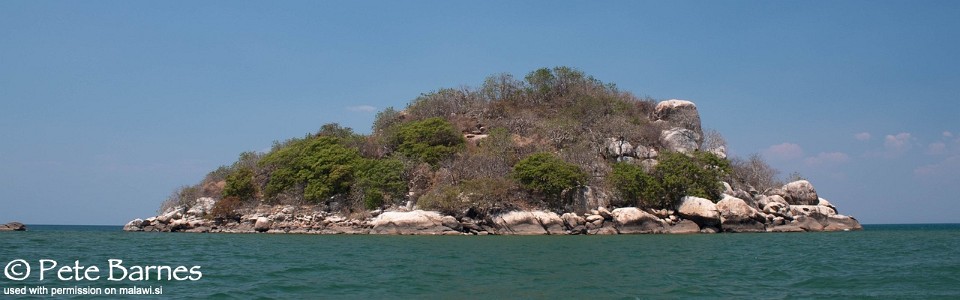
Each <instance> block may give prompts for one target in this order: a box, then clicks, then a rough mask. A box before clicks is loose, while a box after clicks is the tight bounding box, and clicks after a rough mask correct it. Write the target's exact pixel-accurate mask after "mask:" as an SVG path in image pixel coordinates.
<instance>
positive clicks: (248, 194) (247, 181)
mask: <svg viewBox="0 0 960 300" xmlns="http://www.w3.org/2000/svg"><path fill="white" fill-rule="evenodd" d="M226 181H227V185H226V186H224V187H223V198H228V197H237V198H239V199H240V200H241V201H250V200H253V199H254V198H255V197H256V195H257V187H256V186H255V185H254V184H253V170H251V169H250V168H247V167H241V168H239V169H237V170H236V171H233V172H232V173H230V175H227V179H226Z"/></svg>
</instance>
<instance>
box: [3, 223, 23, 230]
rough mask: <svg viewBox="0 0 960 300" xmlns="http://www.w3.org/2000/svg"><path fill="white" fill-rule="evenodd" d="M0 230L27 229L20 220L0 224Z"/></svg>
mask: <svg viewBox="0 0 960 300" xmlns="http://www.w3.org/2000/svg"><path fill="white" fill-rule="evenodd" d="M0 231H27V226H26V225H23V223H20V222H10V223H7V224H0Z"/></svg>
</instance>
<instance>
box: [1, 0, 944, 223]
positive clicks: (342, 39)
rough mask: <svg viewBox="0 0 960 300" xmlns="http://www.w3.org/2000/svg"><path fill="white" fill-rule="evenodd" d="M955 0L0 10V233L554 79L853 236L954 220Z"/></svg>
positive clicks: (144, 202) (151, 196) (97, 217)
mask: <svg viewBox="0 0 960 300" xmlns="http://www.w3.org/2000/svg"><path fill="white" fill-rule="evenodd" d="M958 16H960V2H958V1H692V2H685V1H656V2H646V1H473V2H467V1H377V2H367V1H340V2H334V1H304V2H297V1H283V2H275V1H238V2H234V1H229V2H228V1H153V2H147V1H55V2H51V1H0V222H8V221H21V222H24V223H27V224H112V225H120V224H124V223H126V221H128V220H130V219H133V218H135V217H148V216H151V215H154V214H155V213H156V209H157V207H158V206H159V204H160V202H161V201H163V199H165V198H166V197H167V196H168V195H169V194H170V193H171V192H172V191H173V190H174V189H175V188H177V187H178V186H181V185H188V184H193V183H196V182H198V181H199V180H200V179H201V178H203V176H204V175H205V174H206V173H207V172H208V171H210V170H213V169H215V168H216V167H217V166H219V165H222V164H229V163H232V162H233V161H234V160H235V159H236V158H237V155H238V154H239V153H240V152H242V151H250V150H257V151H263V150H266V149H268V148H269V147H270V145H271V144H272V142H273V141H274V140H284V139H287V138H290V137H299V136H302V135H303V134H305V133H308V132H314V131H316V130H317V129H318V128H319V127H320V126H321V125H322V124H324V123H328V122H339V123H341V124H342V125H345V126H349V127H353V128H355V129H356V130H357V131H359V132H364V133H367V132H369V130H370V129H369V128H370V124H371V122H372V120H373V117H374V115H375V113H376V111H377V110H379V109H382V108H385V107H389V106H394V107H403V106H405V104H406V103H407V102H408V101H410V100H412V99H414V98H415V97H416V96H418V95H419V94H420V93H425V92H430V91H433V90H436V89H438V88H443V87H459V86H478V85H480V84H481V83H482V82H483V79H484V78H485V77H487V76H489V75H493V74H497V73H503V72H506V73H511V74H514V75H516V76H518V77H522V76H523V75H525V74H526V73H527V72H529V71H532V70H534V69H536V68H540V67H553V66H560V65H565V66H570V67H575V68H578V69H580V70H582V71H584V72H586V73H587V74H590V75H593V76H594V77H596V78H598V79H600V80H602V81H604V82H612V83H616V84H617V85H618V86H619V87H620V88H621V89H623V90H627V91H631V92H633V93H635V94H637V95H639V96H650V97H653V98H655V99H671V98H677V99H688V100H691V101H694V102H696V103H697V105H698V107H699V109H700V113H701V115H702V119H703V124H704V127H705V128H712V129H716V130H718V131H720V132H721V133H722V134H723V135H724V136H725V137H726V139H727V141H728V144H729V148H730V151H731V152H732V154H734V155H740V156H744V155H748V154H750V153H762V154H763V155H764V156H765V157H766V158H767V159H768V160H769V161H770V162H771V164H773V165H774V166H775V167H777V168H779V169H780V170H781V171H782V173H784V174H788V173H790V172H792V171H798V172H800V173H801V174H803V175H804V176H805V177H807V178H809V179H810V180H811V182H813V184H814V185H815V186H816V188H817V190H818V192H819V193H820V195H821V196H822V197H824V198H827V199H829V200H831V202H833V203H834V204H835V205H837V206H838V207H839V208H840V212H841V213H843V214H849V215H853V216H855V217H857V218H858V219H860V221H861V222H863V223H867V224H875V223H929V222H952V223H958V222H960V196H958V195H960V120H958V117H960V17H958Z"/></svg>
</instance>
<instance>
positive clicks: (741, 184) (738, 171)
mask: <svg viewBox="0 0 960 300" xmlns="http://www.w3.org/2000/svg"><path fill="white" fill-rule="evenodd" d="M730 167H731V169H732V172H731V173H732V174H731V177H732V180H731V181H732V184H734V185H735V187H736V188H740V189H744V190H750V189H751V188H753V189H756V190H757V191H759V192H761V193H762V192H765V191H766V190H769V189H773V188H776V187H779V186H781V185H783V183H782V182H780V181H779V180H777V175H778V174H780V171H779V170H777V169H775V168H773V167H771V166H770V165H769V164H767V162H766V161H764V160H763V157H762V156H760V154H757V153H754V154H751V155H750V156H749V157H747V159H742V158H739V157H737V158H734V159H731V160H730Z"/></svg>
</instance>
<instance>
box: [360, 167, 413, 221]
mask: <svg viewBox="0 0 960 300" xmlns="http://www.w3.org/2000/svg"><path fill="white" fill-rule="evenodd" d="M356 181H357V182H356V185H355V187H356V188H359V189H361V190H362V195H363V199H364V207H366V208H367V209H375V208H377V207H380V206H382V205H383V204H385V203H391V202H396V201H399V200H402V199H403V198H404V196H405V195H406V193H407V190H408V189H407V181H406V180H405V179H404V176H403V163H402V162H400V161H399V160H396V159H384V160H373V159H366V160H363V161H362V162H361V163H360V165H359V167H358V169H357V174H356Z"/></svg>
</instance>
